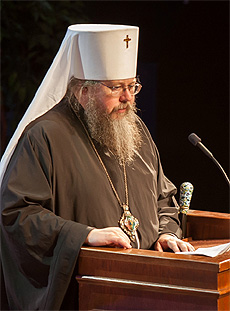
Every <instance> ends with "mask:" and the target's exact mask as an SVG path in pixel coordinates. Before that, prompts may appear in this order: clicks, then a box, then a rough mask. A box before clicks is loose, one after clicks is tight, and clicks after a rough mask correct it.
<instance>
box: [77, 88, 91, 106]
mask: <svg viewBox="0 0 230 311" xmlns="http://www.w3.org/2000/svg"><path fill="white" fill-rule="evenodd" d="M88 91H89V90H88V87H87V86H85V87H83V88H81V89H80V90H77V91H75V93H74V95H75V97H76V98H77V100H78V102H79V103H80V104H81V105H82V107H83V108H85V105H86V103H87V102H88V98H89V95H88Z"/></svg>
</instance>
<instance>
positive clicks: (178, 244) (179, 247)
mask: <svg viewBox="0 0 230 311" xmlns="http://www.w3.org/2000/svg"><path fill="white" fill-rule="evenodd" d="M154 248H155V250H157V251H160V252H161V251H164V250H167V249H169V248H170V249H171V250H172V251H173V252H174V253H176V252H193V251H194V250H195V248H194V247H193V246H192V245H191V244H190V243H188V242H185V241H182V240H180V239H178V238H177V237H175V236H172V235H169V234H162V235H161V236H160V237H159V239H158V241H157V242H156V243H155V247H154Z"/></svg>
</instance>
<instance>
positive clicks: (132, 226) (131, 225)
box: [75, 112, 139, 248]
mask: <svg viewBox="0 0 230 311" xmlns="http://www.w3.org/2000/svg"><path fill="white" fill-rule="evenodd" d="M75 113H76V112H75ZM76 115H77V117H78V119H79V121H80V122H81V124H82V126H83V128H84V130H85V132H86V134H87V136H88V139H89V141H90V143H91V145H92V147H93V150H94V151H95V153H96V155H97V157H98V160H99V162H100V163H101V165H102V167H103V169H104V171H105V174H106V176H107V178H108V180H109V183H110V186H111V188H112V190H113V193H114V195H115V197H116V199H117V201H118V203H119V205H120V207H121V208H122V209H123V214H122V216H121V218H120V220H119V221H118V224H119V225H120V227H121V229H122V230H123V231H124V232H125V233H126V234H127V235H128V236H129V238H130V240H131V241H133V242H135V238H136V240H137V243H138V248H139V239H138V235H137V228H138V226H139V221H138V219H137V218H135V217H134V216H133V215H132V214H131V212H130V210H129V197H128V184H127V175H126V169H125V163H124V161H123V164H122V166H123V172H124V183H125V203H122V202H121V199H120V197H119V195H118V193H117V191H116V189H115V187H114V184H113V182H112V180H111V178H110V176H109V173H108V171H107V168H106V167H105V164H104V162H103V161H102V158H101V156H100V155H99V153H98V151H97V149H96V147H95V145H94V143H93V140H92V138H91V136H90V135H89V132H88V130H87V128H86V126H85V124H84V123H83V121H82V120H81V118H80V116H79V115H78V114H77V113H76Z"/></svg>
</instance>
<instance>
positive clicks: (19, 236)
mask: <svg viewBox="0 0 230 311" xmlns="http://www.w3.org/2000/svg"><path fill="white" fill-rule="evenodd" d="M137 123H138V126H139V128H140V131H141V135H142V147H141V149H140V150H139V151H138V153H137V154H136V156H135V160H134V162H133V163H132V164H131V165H129V166H127V167H126V171H127V183H128V196H129V206H130V210H131V212H132V214H133V215H134V216H135V217H136V218H138V220H139V223H140V225H139V228H138V236H139V239H140V247H141V248H144V249H150V248H151V247H152V246H153V244H154V242H155V241H156V240H157V238H158V236H159V234H163V233H173V234H175V235H177V236H178V237H180V229H179V226H178V210H177V208H176V207H174V206H173V204H172V196H173V195H175V193H176V188H175V186H174V185H173V184H172V183H171V182H170V181H169V180H168V179H167V178H166V177H165V175H164V173H163V170H162V166H161V163H160V158H159V154H158V151H157V148H156V146H155V144H154V142H153V141H152V138H151V136H150V134H149V132H148V130H147V128H146V126H145V125H144V124H143V122H142V121H141V120H140V119H139V118H137ZM96 147H97V149H98V152H99V154H100V156H101V158H102V160H103V162H104V164H105V166H106V168H107V170H108V173H109V175H110V177H111V179H112V182H113V184H114V186H115V189H116V190H117V193H118V195H119V197H120V200H121V202H125V185H124V175H123V168H122V167H121V166H120V165H119V164H118V162H117V161H116V159H115V158H114V156H113V155H112V154H110V153H108V152H104V150H103V148H101V147H100V146H99V145H98V144H96ZM1 190H2V204H1V205H2V207H1V215H2V218H1V225H2V266H3V271H4V273H3V275H4V280H5V287H6V292H7V296H8V301H9V305H10V307H11V308H12V309H18V310H58V309H60V308H61V304H62V302H63V299H64V295H65V293H66V291H67V288H68V286H69V284H70V280H71V277H72V275H73V271H74V268H75V266H76V261H77V257H78V254H79V251H80V248H81V246H82V245H83V244H84V241H85V239H86V237H87V235H88V233H89V232H90V230H92V227H96V228H104V227H108V226H118V221H119V219H120V217H121V215H122V212H123V211H122V209H121V207H120V205H119V203H118V201H117V199H116V197H115V195H114V193H113V190H112V188H111V185H110V183H109V181H108V178H107V176H106V173H105V171H104V169H103V167H102V165H101V163H100V162H99V160H98V157H97V155H96V153H95V151H94V150H93V148H92V145H91V143H90V141H89V139H88V137H87V135H86V132H85V130H84V128H83V127H82V124H81V123H80V121H79V119H78V118H77V117H76V115H75V113H74V112H73V110H72V109H71V107H70V106H69V105H68V104H67V103H66V102H65V100H63V101H62V102H61V103H59V104H58V105H56V106H55V107H54V108H53V109H52V110H50V111H49V112H47V113H46V114H44V115H43V116H41V117H39V118H38V119H36V120H35V121H33V122H32V123H31V124H30V125H29V126H27V128H26V129H25V131H24V133H23V134H22V136H21V138H20V141H19V143H18V145H17V147H16V149H15V152H14V154H13V156H12V158H11V160H10V163H9V165H8V168H7V170H6V173H5V176H4V179H3V183H2V189H1ZM133 247H136V245H135V243H133Z"/></svg>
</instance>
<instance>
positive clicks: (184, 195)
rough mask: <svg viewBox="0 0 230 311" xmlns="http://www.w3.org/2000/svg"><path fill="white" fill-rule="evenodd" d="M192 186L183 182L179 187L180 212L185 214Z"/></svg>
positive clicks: (190, 197) (189, 201)
mask: <svg viewBox="0 0 230 311" xmlns="http://www.w3.org/2000/svg"><path fill="white" fill-rule="evenodd" d="M193 189H194V187H193V185H192V184H191V183H190V182H184V183H183V184H181V186H180V199H179V205H180V212H181V213H184V214H187V212H188V210H189V206H190V203H191V199H192V193H193Z"/></svg>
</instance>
